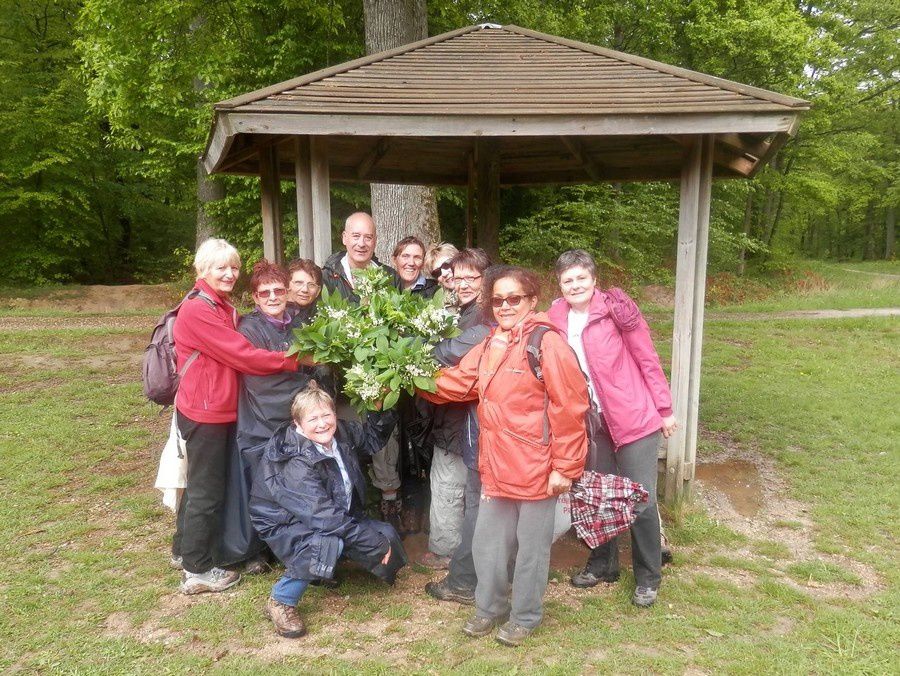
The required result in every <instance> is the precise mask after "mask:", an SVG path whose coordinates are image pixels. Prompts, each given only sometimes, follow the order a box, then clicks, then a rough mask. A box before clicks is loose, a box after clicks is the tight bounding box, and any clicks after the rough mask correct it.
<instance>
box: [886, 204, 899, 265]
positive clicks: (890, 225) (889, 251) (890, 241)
mask: <svg viewBox="0 0 900 676" xmlns="http://www.w3.org/2000/svg"><path fill="white" fill-rule="evenodd" d="M896 226H897V210H896V208H895V207H894V205H893V204H889V205H888V207H887V209H886V210H885V213H884V259H885V260H887V261H889V260H893V258H894V243H895V242H896V235H895V233H896Z"/></svg>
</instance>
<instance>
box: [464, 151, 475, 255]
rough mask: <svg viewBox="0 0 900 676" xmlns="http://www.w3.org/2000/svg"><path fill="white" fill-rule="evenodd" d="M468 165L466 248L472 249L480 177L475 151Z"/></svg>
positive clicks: (470, 155) (470, 156) (469, 158)
mask: <svg viewBox="0 0 900 676" xmlns="http://www.w3.org/2000/svg"><path fill="white" fill-rule="evenodd" d="M467 165H468V181H467V183H466V247H467V248H472V247H473V246H474V245H475V240H474V233H475V191H476V189H477V188H476V185H475V177H476V176H477V175H478V173H477V171H476V170H475V150H474V149H473V150H472V152H471V153H469V157H468V160H467Z"/></svg>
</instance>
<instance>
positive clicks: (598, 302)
mask: <svg viewBox="0 0 900 676" xmlns="http://www.w3.org/2000/svg"><path fill="white" fill-rule="evenodd" d="M571 309H572V306H571V305H569V302H568V301H567V300H566V299H565V298H557V299H556V300H555V301H553V303H551V305H550V309H549V310H547V316H548V317H549V318H550V320H551V321H552V322H553V325H554V326H556V327H559V330H560V332H561V333H563V334H565V333H566V324H567V323H568V322H567V321H566V320H567V317H568V315H569V310H571ZM608 314H609V305H608V304H607V302H606V294H605V293H604V292H603V291H601V290H600V289H594V295H593V296H592V297H591V304H590V305H589V306H588V321H590V322H593V321H596V320H598V319H602V318H603V317H605V316H607V315H608Z"/></svg>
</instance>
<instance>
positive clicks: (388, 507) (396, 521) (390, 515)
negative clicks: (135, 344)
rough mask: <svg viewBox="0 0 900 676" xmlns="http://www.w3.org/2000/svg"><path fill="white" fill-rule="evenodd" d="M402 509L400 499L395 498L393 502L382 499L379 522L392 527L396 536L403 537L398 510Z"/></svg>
mask: <svg viewBox="0 0 900 676" xmlns="http://www.w3.org/2000/svg"><path fill="white" fill-rule="evenodd" d="M402 508H403V503H402V502H401V501H400V498H395V499H394V500H385V499H383V498H382V500H381V520H382V521H384V522H385V523H389V524H390V525H391V526H393V527H394V530H395V531H397V535H403V524H402V523H400V510H401V509H402Z"/></svg>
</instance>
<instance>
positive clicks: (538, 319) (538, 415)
mask: <svg viewBox="0 0 900 676" xmlns="http://www.w3.org/2000/svg"><path fill="white" fill-rule="evenodd" d="M538 324H543V325H545V326H549V327H550V328H551V330H550V331H548V332H547V333H546V334H545V335H544V337H543V339H542V341H541V342H542V345H541V369H542V372H543V377H544V382H543V383H542V382H541V381H539V380H538V379H537V378H536V377H535V376H534V374H533V373H532V371H531V369H530V368H529V366H528V358H527V354H526V351H525V347H526V345H527V343H528V335H529V334H530V333H531V331H532V330H534V328H535V327H536V326H538ZM496 330H497V329H494V330H493V331H492V332H491V334H490V335H489V336H488V337H487V338H486V339H485V340H484V342H482V343H481V344H480V345H477V346H475V347H474V348H472V349H471V350H470V351H469V353H468V354H466V356H465V357H463V359H462V361H461V362H460V363H459V364H458V365H457V366H454V367H452V368H447V369H443V370H442V371H441V372H440V373H439V374H438V378H437V393H435V394H430V393H428V392H420V394H421V396H423V397H424V398H426V399H429V400H430V401H433V402H435V403H438V404H442V403H447V402H452V401H474V400H476V399H477V400H478V421H479V424H480V426H481V431H480V434H479V437H478V448H479V457H478V470H479V472H480V474H481V485H482V491H483V494H484V495H488V496H494V497H502V498H512V499H515V500H541V499H544V498H546V497H547V483H548V480H549V478H550V472H551V471H552V470H554V469H555V470H557V471H558V472H559V473H560V474H562V475H563V476H565V477H567V478H569V479H572V480H575V479H577V478H578V477H580V476H581V473H582V471H583V470H584V461H585V456H586V455H587V435H586V434H585V426H584V414H585V412H586V411H587V409H588V393H587V384H586V381H585V379H584V375H583V374H582V373H581V369H580V368H579V366H578V358H577V357H576V356H575V353H574V352H573V351H572V349H571V348H570V347H569V345H568V343H566V341H565V340H564V339H563V338H562V337H561V336H560V335H559V334H558V333H557V332H556V330H555V329H553V324H552V323H551V322H550V320H549V319H548V318H547V316H546V315H545V314H543V313H532V314H530V315H528V316H527V317H526V318H525V319H524V321H523V322H522V323H521V324H520V325H519V326H517V327H516V328H515V329H513V330H512V332H511V335H510V343H509V346H508V347H507V349H506V353H505V354H504V355H503V357H502V358H501V359H500V360H499V362H497V367H496V370H494V371H489V370H488V369H487V361H488V360H487V354H486V353H487V350H488V349H489V348H488V345H489V344H490V341H491V338H492V337H493V335H494V332H495V331H496ZM482 355H484V356H485V358H484V359H482ZM545 396H546V410H547V415H546V416H545V415H544V408H545Z"/></svg>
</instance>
